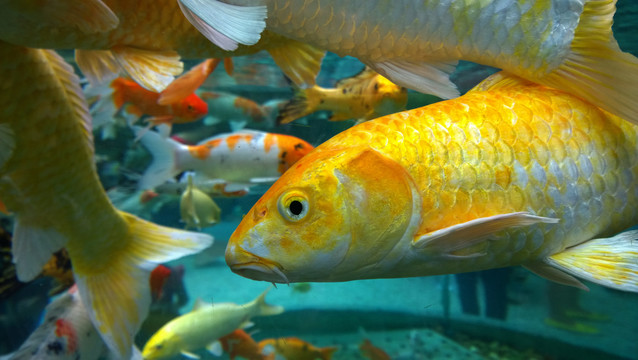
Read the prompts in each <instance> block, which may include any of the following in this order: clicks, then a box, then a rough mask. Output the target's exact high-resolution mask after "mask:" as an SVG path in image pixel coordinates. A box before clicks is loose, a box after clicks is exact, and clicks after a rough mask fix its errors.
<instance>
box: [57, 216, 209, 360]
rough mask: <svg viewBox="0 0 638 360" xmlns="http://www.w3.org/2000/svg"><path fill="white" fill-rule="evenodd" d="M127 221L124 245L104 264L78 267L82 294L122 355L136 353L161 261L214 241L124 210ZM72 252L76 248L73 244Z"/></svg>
mask: <svg viewBox="0 0 638 360" xmlns="http://www.w3.org/2000/svg"><path fill="white" fill-rule="evenodd" d="M120 214H121V216H123V218H124V220H125V221H126V223H127V224H128V232H127V233H126V236H125V237H124V238H120V239H115V240H114V241H117V243H118V244H122V245H121V247H120V248H119V249H118V250H117V252H115V253H114V254H105V256H109V255H111V257H110V258H108V259H107V260H105V261H104V264H101V265H102V266H98V264H83V265H81V266H79V267H75V262H74V268H75V278H76V283H77V285H78V290H79V292H80V296H81V297H82V299H83V300H84V303H85V305H86V306H87V309H88V311H89V316H90V318H91V321H92V322H93V324H94V325H95V327H96V329H97V330H98V331H99V332H100V334H101V335H102V338H103V339H104V341H105V343H106V344H107V345H108V347H109V348H110V349H111V350H112V351H113V352H115V353H116V354H118V355H119V356H120V357H121V358H122V359H128V358H130V356H131V352H132V345H133V337H134V336H135V334H136V333H137V331H138V330H139V328H140V326H141V324H142V321H143V320H144V318H145V317H146V315H147V313H148V309H149V306H150V302H151V292H150V284H149V278H150V273H151V271H152V269H153V268H154V267H155V266H156V265H157V264H158V263H163V262H167V261H171V260H174V259H177V258H179V257H182V256H185V255H190V254H193V253H196V252H198V251H200V250H202V249H204V248H206V247H208V246H210V245H211V244H212V238H211V237H210V236H209V235H206V234H200V233H193V232H186V231H181V230H176V229H171V228H166V227H163V226H159V225H155V224H153V223H150V222H148V221H145V220H142V219H139V218H137V217H135V216H133V215H130V214H127V213H125V212H120ZM69 250H70V252H71V249H69Z"/></svg>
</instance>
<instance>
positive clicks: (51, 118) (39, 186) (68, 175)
mask: <svg viewBox="0 0 638 360" xmlns="http://www.w3.org/2000/svg"><path fill="white" fill-rule="evenodd" d="M44 54H45V53H44V51H40V50H33V49H26V48H21V47H16V46H13V45H9V44H6V43H2V42H0V58H2V59H12V60H11V61H3V62H2V63H1V65H0V74H1V77H2V79H3V81H2V85H1V86H2V88H0V109H2V110H0V111H1V113H0V114H1V115H0V123H1V124H7V123H8V124H9V126H10V128H11V130H12V131H13V133H14V134H15V137H14V138H15V141H16V146H15V150H14V152H13V154H12V156H11V158H10V159H9V161H8V162H7V164H6V166H5V167H2V168H0V176H2V177H1V180H0V184H1V185H0V199H2V200H3V201H6V203H7V205H8V207H9V209H10V210H11V211H15V212H16V213H18V214H19V216H20V219H21V220H20V221H21V222H22V223H23V224H37V225H40V226H42V227H51V228H54V229H56V230H57V231H58V232H59V233H61V234H63V235H65V236H66V237H67V238H68V239H69V243H68V247H67V248H68V250H69V253H77V251H82V252H83V254H81V255H80V256H77V255H74V254H72V255H71V256H72V257H73V259H74V263H73V267H74V269H76V270H78V269H82V270H83V271H85V273H86V272H88V273H90V272H92V271H99V270H100V264H101V263H103V262H105V261H101V260H105V259H102V257H103V256H102V254H104V253H105V252H109V251H111V250H108V249H109V247H110V248H111V249H112V248H113V247H116V246H118V244H117V243H112V242H108V241H101V240H103V239H102V236H101V234H106V233H109V232H111V233H113V232H114V231H115V229H118V228H119V229H120V230H121V231H122V234H124V232H125V231H126V227H125V223H124V220H123V219H122V218H121V217H120V215H119V214H118V213H117V212H116V210H115V208H114V207H113V206H112V205H111V203H110V201H109V200H108V198H107V197H106V194H105V193H104V191H103V189H102V187H101V184H100V182H99V179H98V177H97V173H96V172H95V167H94V163H93V152H92V150H91V148H90V146H91V145H90V144H89V142H88V141H87V134H86V130H85V128H84V126H83V124H82V122H81V115H82V113H85V112H86V108H84V109H82V110H80V111H76V109H77V106H78V105H77V101H82V102H83V99H79V98H77V97H73V95H72V94H70V93H67V92H65V91H64V89H63V88H62V85H61V82H64V81H67V80H66V79H61V78H56V79H55V80H52V77H53V76H54V75H52V74H51V72H52V66H51V63H49V62H48V61H47V59H46V57H45V55H44ZM107 229H108V231H106V230H107ZM87 241H90V242H91V243H92V246H79V244H80V243H82V242H87Z"/></svg>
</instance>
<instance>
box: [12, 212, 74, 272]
mask: <svg viewBox="0 0 638 360" xmlns="http://www.w3.org/2000/svg"><path fill="white" fill-rule="evenodd" d="M66 242H67V238H66V237H65V236H63V235H62V234H60V233H59V232H57V231H56V230H55V229H53V228H42V227H35V226H32V225H30V224H28V222H26V221H25V220H24V218H23V217H22V216H17V217H16V221H15V225H14V231H13V242H12V243H11V253H12V254H13V262H14V263H15V264H16V274H17V276H18V280H20V281H22V282H27V281H30V280H33V279H34V278H35V277H36V276H38V275H39V274H40V273H41V272H42V268H43V267H44V265H45V264H46V263H47V262H49V260H50V259H51V256H53V253H55V252H56V251H59V250H60V249H62V247H64V245H66Z"/></svg>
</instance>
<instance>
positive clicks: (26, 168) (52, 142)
mask: <svg viewBox="0 0 638 360" xmlns="http://www.w3.org/2000/svg"><path fill="white" fill-rule="evenodd" d="M0 59H11V61H0V78H2V79H3V84H4V86H6V89H10V91H9V90H6V91H2V92H0V106H1V107H2V108H3V109H4V111H3V112H2V113H1V114H0V198H1V199H2V200H3V202H4V203H5V204H6V205H7V208H8V209H9V210H10V211H11V212H12V213H13V214H14V216H15V225H14V231H13V235H14V236H13V248H12V253H13V259H14V262H15V264H16V273H17V276H18V279H19V280H20V281H29V280H32V279H33V278H35V277H36V276H37V275H38V274H39V273H40V272H41V271H42V267H43V266H44V265H45V264H46V263H47V261H49V259H50V258H51V255H52V254H53V253H54V252H56V251H58V250H60V249H61V248H63V247H64V248H65V249H66V250H67V252H68V254H69V257H70V259H71V263H72V264H73V273H74V277H75V283H76V285H77V286H78V291H79V293H80V294H81V298H82V301H83V302H84V305H85V308H86V310H87V312H88V315H89V318H90V319H91V321H92V323H93V324H94V326H95V327H96V329H97V330H98V331H99V333H100V336H101V338H102V339H103V341H104V342H105V343H106V344H107V346H108V347H109V348H110V349H111V351H113V352H114V353H115V355H116V356H118V357H121V358H128V357H130V354H131V352H132V348H133V347H132V345H133V336H134V335H135V333H136V332H137V330H138V329H139V327H140V324H141V322H142V321H143V319H144V317H145V316H146V314H147V312H148V308H149V305H150V301H151V294H150V289H149V281H148V276H149V274H150V269H152V268H153V267H154V265H155V264H157V263H161V262H166V261H170V260H172V259H176V258H179V257H181V256H183V255H187V254H192V253H195V252H198V251H199V250H201V249H203V248H205V247H208V246H209V245H210V244H211V243H212V239H211V238H210V237H209V236H207V235H204V234H199V233H191V232H185V231H181V230H176V229H170V228H167V227H162V226H158V225H155V224H153V223H150V222H148V221H145V220H142V219H140V218H138V217H135V216H133V215H131V214H128V213H125V212H122V211H118V210H117V209H116V208H115V207H114V206H113V204H112V203H111V202H110V200H109V198H108V197H107V195H106V193H105V191H104V189H103V187H102V185H101V184H100V182H99V178H98V175H97V173H96V168H95V162H94V161H95V160H94V158H95V154H94V150H93V139H92V134H91V117H90V116H89V112H88V106H87V103H86V100H85V98H84V95H83V94H82V91H81V88H80V84H79V79H78V77H77V76H76V75H75V74H74V73H73V69H72V67H71V66H69V65H68V64H67V63H66V62H65V61H64V60H63V59H62V58H61V57H60V56H58V55H57V54H56V53H55V52H53V51H51V50H37V49H30V48H24V47H20V46H15V45H11V44H8V43H5V42H2V41H0ZM34 84H37V86H34ZM95 338H97V337H95Z"/></svg>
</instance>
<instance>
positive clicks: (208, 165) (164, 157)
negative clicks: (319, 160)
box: [136, 128, 314, 192]
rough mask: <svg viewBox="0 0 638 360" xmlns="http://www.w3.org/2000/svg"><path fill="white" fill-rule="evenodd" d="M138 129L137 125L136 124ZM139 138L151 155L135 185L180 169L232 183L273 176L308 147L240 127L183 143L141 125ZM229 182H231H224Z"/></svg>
mask: <svg viewBox="0 0 638 360" xmlns="http://www.w3.org/2000/svg"><path fill="white" fill-rule="evenodd" d="M136 132H137V133H138V134H141V133H143V132H144V130H143V129H139V128H137V129H136ZM140 140H141V142H142V144H143V145H144V146H146V148H147V149H148V150H149V151H150V153H151V154H152V155H153V163H151V165H150V166H149V168H148V169H147V170H146V172H145V173H144V175H142V178H141V179H140V181H139V184H138V186H139V188H141V189H151V188H153V187H155V186H158V185H161V184H163V183H164V182H166V181H167V180H169V179H171V178H172V177H174V176H175V175H177V174H179V173H180V172H182V171H185V170H193V171H194V172H195V177H194V179H193V180H194V181H195V183H196V184H197V182H198V178H200V179H201V178H203V179H221V180H223V181H224V182H225V183H227V184H229V185H228V186H226V187H225V191H227V192H230V191H233V188H234V187H239V188H240V189H243V188H244V187H246V186H251V185H258V184H262V183H269V182H273V181H274V180H275V179H277V178H278V177H279V176H280V175H281V174H283V173H284V172H285V171H286V170H287V169H289V168H290V167H291V166H292V165H293V164H294V163H295V162H297V160H299V159H301V158H302V157H303V156H304V155H306V154H307V153H308V152H310V151H311V150H312V149H313V148H314V147H313V146H312V145H310V144H309V143H308V142H306V141H304V140H302V139H299V138H297V137H294V136H290V135H283V134H273V133H266V132H261V131H256V130H243V131H239V132H234V133H228V134H219V135H217V136H213V137H212V138H209V139H206V140H204V141H202V142H200V143H199V144H197V145H193V146H189V145H183V144H180V143H179V142H177V141H175V140H172V139H170V138H164V137H162V136H161V135H160V134H158V133H157V132H153V131H147V132H145V133H144V134H143V135H142V137H141V139H140ZM230 185H232V186H230Z"/></svg>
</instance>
